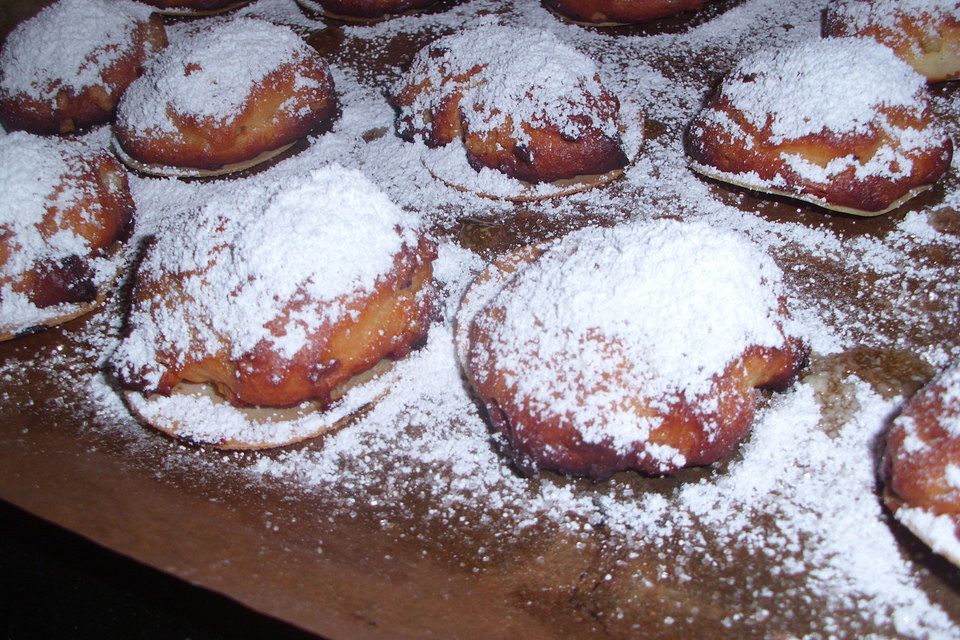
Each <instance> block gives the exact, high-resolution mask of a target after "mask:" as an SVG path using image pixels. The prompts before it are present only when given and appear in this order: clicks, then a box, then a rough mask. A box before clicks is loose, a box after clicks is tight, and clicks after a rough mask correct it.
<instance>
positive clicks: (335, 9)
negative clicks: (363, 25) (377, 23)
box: [297, 0, 437, 20]
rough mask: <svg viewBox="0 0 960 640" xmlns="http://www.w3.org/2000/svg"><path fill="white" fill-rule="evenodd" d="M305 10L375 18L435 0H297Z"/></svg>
mask: <svg viewBox="0 0 960 640" xmlns="http://www.w3.org/2000/svg"><path fill="white" fill-rule="evenodd" d="M297 2H298V3H299V4H300V5H301V6H303V7H305V8H306V9H307V10H309V11H312V12H314V13H319V14H323V15H327V16H330V17H334V18H342V19H346V20H358V19H359V20H377V19H379V18H384V17H387V16H391V15H396V14H401V13H407V12H410V11H416V10H418V9H426V8H427V7H429V6H430V5H432V4H436V3H437V0H297Z"/></svg>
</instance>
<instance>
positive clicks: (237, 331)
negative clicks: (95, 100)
mask: <svg viewBox="0 0 960 640" xmlns="http://www.w3.org/2000/svg"><path fill="white" fill-rule="evenodd" d="M273 177H274V180H265V179H261V180H255V179H251V180H249V181H247V182H244V183H242V185H241V184H239V183H238V184H236V185H235V188H234V189H233V190H231V191H227V190H225V191H223V192H220V193H216V194H213V195H212V197H211V199H210V200H209V201H208V202H206V203H205V204H203V205H202V206H201V207H200V208H199V210H187V211H184V212H181V213H180V214H179V215H177V216H175V217H173V218H172V219H170V220H168V221H165V222H164V223H163V224H162V225H161V228H160V230H159V232H158V235H157V238H156V241H155V244H153V246H152V247H150V249H149V250H148V251H147V253H146V255H145V257H144V260H143V263H142V264H141V267H140V272H139V273H140V278H141V279H142V280H144V281H145V282H151V281H157V280H158V279H161V278H170V277H171V275H175V276H176V277H177V278H178V279H179V283H180V284H179V285H178V286H179V288H180V289H181V290H182V292H183V294H184V295H183V299H182V300H181V299H178V296H177V295H174V296H173V297H172V298H171V300H170V301H169V304H164V303H160V304H158V305H156V306H154V307H153V308H150V307H151V305H147V306H146V308H144V307H139V306H138V307H136V308H134V310H133V311H132V313H131V317H130V324H131V326H132V328H133V330H132V333H131V335H130V337H129V338H128V339H127V340H125V341H124V343H123V344H122V345H121V347H120V348H119V350H118V355H117V357H118V359H119V360H118V361H119V362H120V363H122V366H126V367H132V368H133V369H134V370H138V369H141V368H146V369H147V370H149V371H151V372H152V373H151V376H157V375H159V373H160V371H159V369H160V368H162V367H158V363H157V362H156V358H157V354H158V352H169V353H174V354H181V357H182V354H184V353H187V352H194V353H197V352H199V353H207V354H210V355H213V354H216V353H218V352H220V351H221V350H222V349H225V348H226V349H228V350H229V352H230V353H231V354H232V356H233V357H239V356H240V355H242V354H244V353H246V352H248V351H250V350H251V349H253V348H254V347H255V346H256V345H257V344H258V343H260V342H261V341H265V342H266V343H269V344H271V345H272V347H273V348H274V349H275V350H276V351H277V353H279V354H280V355H281V356H283V357H286V358H291V357H293V356H294V355H295V354H296V353H297V352H298V351H299V350H300V349H301V348H303V346H304V345H305V344H306V340H307V334H308V333H310V332H311V331H313V330H316V329H317V328H318V327H320V326H321V325H322V324H323V323H325V322H336V321H338V320H339V319H341V318H342V317H344V315H345V314H347V313H350V311H349V304H350V303H351V302H352V301H353V300H355V299H356V298H357V297H358V296H363V295H368V292H369V291H371V290H373V288H374V287H375V285H376V283H377V281H378V280H379V279H380V278H381V277H384V276H385V275H386V274H387V273H389V272H390V271H391V269H392V268H393V265H394V259H395V256H396V255H397V254H398V253H399V252H400V251H401V250H402V248H403V247H405V246H407V247H410V246H415V245H416V243H417V242H418V232H417V229H418V228H419V226H418V223H417V221H416V220H415V219H414V218H413V217H412V216H411V215H410V214H407V213H405V212H403V211H402V210H400V209H399V208H398V207H396V206H395V205H394V204H392V203H391V202H390V201H389V199H387V197H386V196H385V195H383V194H382V193H381V192H380V191H379V190H378V189H377V188H376V187H375V186H374V185H373V184H371V183H370V182H369V181H368V180H367V179H366V178H364V177H363V175H362V174H360V173H359V172H357V171H354V170H347V169H343V168H342V167H339V166H330V167H325V168H322V169H316V170H314V171H311V172H309V174H307V175H305V176H297V175H295V174H294V175H285V176H280V175H275V176H273ZM297 302H301V303H305V304H298V305H297V308H298V309H297V311H295V312H293V313H290V314H289V317H287V318H285V319H284V320H283V322H282V323H281V328H280V329H277V328H275V327H274V328H270V327H268V326H267V325H268V324H270V323H272V322H277V321H278V319H279V318H280V317H281V316H282V314H283V313H284V311H285V309H287V308H288V307H289V305H291V304H292V303H297Z"/></svg>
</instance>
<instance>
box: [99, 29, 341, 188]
mask: <svg viewBox="0 0 960 640" xmlns="http://www.w3.org/2000/svg"><path fill="white" fill-rule="evenodd" d="M336 110H337V100H336V95H335V93H334V89H333V79H332V77H331V75H330V70H329V68H328V67H327V65H326V63H325V62H324V61H323V60H322V59H321V58H320V56H319V54H317V52H316V51H314V50H313V49H312V48H310V47H309V46H308V45H307V44H306V43H305V42H303V40H301V39H300V37H299V36H298V35H297V34H296V33H294V32H293V31H292V30H291V29H289V28H287V27H281V26H277V25H273V24H271V23H269V22H266V21H263V20H258V19H254V18H235V19H232V20H213V21H205V22H202V23H198V24H197V25H196V26H193V28H192V29H191V30H190V32H189V34H188V35H187V36H186V37H184V38H183V39H182V40H180V41H178V42H177V43H176V44H175V45H172V46H170V47H167V48H166V49H165V50H164V51H163V52H162V53H161V54H160V55H159V56H157V57H156V58H155V59H154V60H153V61H152V62H151V63H150V65H149V66H148V67H147V69H146V71H145V73H144V75H143V76H142V77H141V78H140V79H139V80H137V81H136V82H134V83H133V84H132V85H130V88H129V89H128V90H127V92H126V93H125V94H124V96H123V99H122V100H121V101H120V105H119V107H118V109H117V121H116V124H115V127H114V133H115V137H116V143H117V145H118V153H119V155H120V157H121V159H122V160H124V161H126V162H128V163H130V164H132V166H133V167H134V168H136V169H139V170H142V171H145V172H147V173H161V174H162V173H163V171H162V169H161V168H163V167H173V168H179V169H182V170H183V172H184V173H190V172H191V171H194V172H195V171H196V170H200V171H214V172H219V171H221V170H224V169H226V170H230V169H231V168H233V167H232V165H241V166H242V168H246V166H248V164H249V163H251V161H252V162H258V161H260V160H265V159H267V158H268V157H269V156H270V155H272V154H275V153H277V152H279V151H280V150H283V149H285V148H286V147H287V146H289V145H291V144H292V143H294V142H296V141H297V140H298V139H300V138H302V137H304V136H306V135H307V134H308V133H310V132H313V131H317V130H318V129H320V128H321V127H324V126H327V125H328V124H329V123H330V122H331V121H332V119H333V117H334V115H335V113H336ZM174 173H176V172H174Z"/></svg>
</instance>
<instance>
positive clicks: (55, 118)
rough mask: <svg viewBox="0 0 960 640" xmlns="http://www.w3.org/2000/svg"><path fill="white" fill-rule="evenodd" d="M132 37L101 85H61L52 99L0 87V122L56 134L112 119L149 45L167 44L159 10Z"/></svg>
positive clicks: (9, 127) (137, 74)
mask: <svg viewBox="0 0 960 640" xmlns="http://www.w3.org/2000/svg"><path fill="white" fill-rule="evenodd" d="M131 38H132V47H131V49H130V50H129V51H128V52H127V53H125V54H124V55H121V56H119V57H118V58H117V60H115V61H114V62H113V63H112V64H111V65H109V66H108V67H106V68H105V69H104V70H103V73H102V79H103V82H104V84H102V85H100V84H97V85H93V86H91V87H87V88H85V89H83V91H81V92H80V93H79V94H77V93H75V92H74V91H73V89H70V88H64V89H60V90H59V91H58V92H57V94H56V97H55V98H54V99H53V101H50V100H37V99H35V98H32V97H30V96H28V95H26V94H23V93H16V94H13V95H9V94H7V93H5V92H2V91H0V123H2V124H3V126H4V127H5V128H6V129H7V130H8V131H15V130H23V131H29V132H31V133H37V134H55V133H72V132H74V131H76V130H78V129H83V128H86V127H90V126H93V125H99V124H104V123H106V122H109V121H110V120H112V119H113V114H114V112H115V111H116V108H117V103H118V102H119V100H120V96H121V95H123V92H124V91H125V90H126V88H127V87H128V86H130V83H131V82H133V81H134V80H136V79H137V78H138V77H140V75H141V73H142V72H143V65H144V63H145V62H146V60H147V51H148V48H149V49H150V50H152V51H153V52H156V51H159V50H160V49H162V48H163V47H165V46H167V33H166V30H165V29H164V26H163V21H162V19H161V18H160V16H158V15H156V14H154V15H151V16H150V19H149V20H147V21H146V22H142V23H140V24H139V25H137V27H136V29H135V30H134V32H133V34H132V36H131ZM109 87H112V89H111V88H109Z"/></svg>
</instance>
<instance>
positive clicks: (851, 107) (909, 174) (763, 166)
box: [686, 38, 953, 215]
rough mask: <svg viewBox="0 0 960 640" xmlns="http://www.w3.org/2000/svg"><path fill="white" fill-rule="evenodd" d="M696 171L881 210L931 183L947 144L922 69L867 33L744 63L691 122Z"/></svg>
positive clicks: (863, 210) (948, 151) (941, 168)
mask: <svg viewBox="0 0 960 640" xmlns="http://www.w3.org/2000/svg"><path fill="white" fill-rule="evenodd" d="M686 149H687V153H688V155H689V156H690V158H691V160H692V163H691V167H692V168H693V169H694V170H695V171H698V172H700V173H702V174H704V175H707V176H709V177H711V178H716V179H718V180H722V181H726V182H730V183H733V184H736V185H739V186H744V187H747V188H750V189H755V190H757V191H765V192H770V193H775V194H781V195H786V196H789V197H793V198H798V199H801V200H806V201H809V202H812V203H814V204H817V205H819V206H822V207H825V208H829V209H835V210H839V211H843V212H846V213H854V214H857V215H877V214H880V213H884V212H886V211H888V210H890V209H892V208H895V207H897V206H899V205H901V204H902V203H903V202H905V201H906V200H908V199H909V198H911V197H913V196H914V195H916V193H918V192H919V191H922V190H924V189H926V188H929V187H930V186H931V185H932V184H933V183H935V182H936V181H937V180H939V179H940V178H941V177H942V176H943V175H944V173H945V172H946V171H947V170H948V169H949V167H950V160H951V158H952V153H953V144H952V142H951V141H950V138H949V136H947V135H946V133H945V132H944V131H943V129H942V128H941V127H940V126H939V125H938V124H937V123H936V121H935V119H934V113H933V111H932V109H931V108H930V105H929V100H928V96H927V92H926V84H925V82H924V79H923V78H922V77H921V76H920V75H919V74H917V73H916V72H915V71H914V70H913V69H912V68H910V67H909V66H908V65H907V64H906V63H904V62H903V61H901V60H900V59H899V58H897V57H896V56H895V55H894V54H893V52H892V51H891V50H890V49H888V48H887V47H884V46H882V45H879V44H877V43H876V42H873V41H872V40H867V39H862V38H827V39H824V40H813V41H807V42H803V43H800V44H797V45H793V46H789V47H785V48H781V49H777V50H763V51H760V52H757V53H755V54H753V55H751V56H748V57H747V58H745V59H744V60H743V61H741V62H740V63H739V64H738V65H737V66H736V68H734V70H733V71H732V72H731V73H730V74H729V75H728V76H727V77H726V78H725V79H724V80H723V82H722V84H721V85H720V88H719V90H718V91H716V92H715V93H714V94H713V95H712V96H711V97H710V98H708V100H707V103H706V105H705V106H704V108H703V110H702V111H701V112H700V113H699V114H698V115H697V116H696V117H695V118H694V120H693V122H692V123H691V124H690V126H689V129H688V131H687V139H686Z"/></svg>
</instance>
